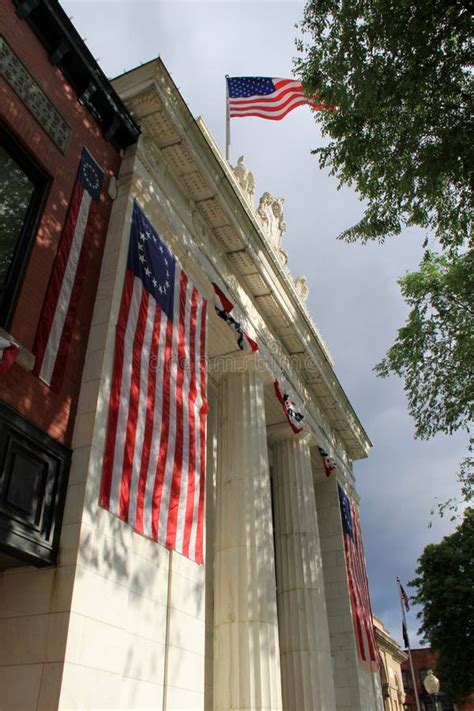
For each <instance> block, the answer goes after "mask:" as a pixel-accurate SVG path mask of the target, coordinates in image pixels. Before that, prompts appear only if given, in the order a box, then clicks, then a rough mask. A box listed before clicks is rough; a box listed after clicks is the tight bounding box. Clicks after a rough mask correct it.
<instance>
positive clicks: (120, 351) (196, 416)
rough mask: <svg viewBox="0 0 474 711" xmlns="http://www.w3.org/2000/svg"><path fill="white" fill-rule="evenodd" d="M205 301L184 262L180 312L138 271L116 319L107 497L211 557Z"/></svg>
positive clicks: (190, 550)
mask: <svg viewBox="0 0 474 711" xmlns="http://www.w3.org/2000/svg"><path fill="white" fill-rule="evenodd" d="M206 306H207V304H206V301H205V300H204V299H203V298H202V297H201V295H200V294H199V292H198V291H197V289H196V288H195V287H194V286H193V285H192V284H191V282H190V281H189V280H188V277H187V276H186V274H185V273H184V272H183V271H182V270H181V268H180V266H179V264H178V263H176V270H175V294H174V314H173V320H172V321H171V320H170V319H168V318H167V316H166V313H165V312H164V311H162V310H161V308H160V306H159V305H158V304H157V303H156V302H155V300H154V298H153V296H152V295H151V294H150V293H149V292H148V291H147V290H146V289H145V288H144V287H143V284H142V281H141V280H140V279H139V278H138V277H136V276H134V275H133V273H132V272H131V271H129V270H127V272H126V279H125V286H124V292H123V296H122V302H121V307H120V315H119V320H118V324H117V335H116V343H115V356H114V365H113V374H112V384H111V393H110V401H109V419H108V426H107V434H106V443H105V452H104V463H103V478H102V487H101V494H100V503H101V505H102V506H103V507H104V508H107V509H108V510H109V511H110V512H111V513H113V514H115V515H116V516H118V517H119V518H121V519H123V520H124V521H127V522H128V523H129V524H130V525H131V526H132V527H133V528H134V529H135V530H136V531H137V532H139V533H141V534H143V535H145V536H147V537H148V538H151V539H153V540H155V541H157V542H158V543H161V544H162V545H164V546H166V547H167V548H169V549H171V550H176V551H178V552H179V553H182V554H183V555H185V556H187V557H188V558H190V559H191V560H194V561H196V562H197V563H202V562H203V520H204V476H205V465H206V458H205V447H206V413H207V400H206V370H205V353H206Z"/></svg>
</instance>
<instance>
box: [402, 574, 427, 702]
mask: <svg viewBox="0 0 474 711" xmlns="http://www.w3.org/2000/svg"><path fill="white" fill-rule="evenodd" d="M397 583H398V594H399V596H400V607H401V608H402V615H403V625H404V628H405V631H406V637H407V638H406V641H407V642H408V659H409V661H410V670H411V679H412V682H413V692H414V694H415V702H416V708H417V711H421V707H420V700H419V698H418V689H417V687H416V678H415V670H414V668H413V659H412V658H411V649H410V640H409V637H408V626H407V618H406V615H405V605H404V604H403V599H402V588H401V583H400V578H398V577H397Z"/></svg>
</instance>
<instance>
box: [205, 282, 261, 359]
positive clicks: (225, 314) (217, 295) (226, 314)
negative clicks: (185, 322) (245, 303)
mask: <svg viewBox="0 0 474 711" xmlns="http://www.w3.org/2000/svg"><path fill="white" fill-rule="evenodd" d="M212 286H213V287H214V308H215V310H216V314H217V315H218V316H219V318H221V319H223V320H224V321H225V322H226V323H227V324H228V325H229V326H230V327H231V328H232V329H234V331H235V333H236V336H237V345H238V346H239V348H240V350H241V351H249V352H250V351H258V344H257V343H255V341H254V340H253V339H252V338H250V336H249V335H248V333H245V331H244V329H243V328H242V324H241V323H240V321H237V319H235V318H234V317H233V316H232V313H231V312H232V311H233V310H234V304H233V303H232V301H229V299H228V298H227V296H226V295H225V294H224V292H223V291H222V289H221V288H219V287H218V286H217V284H214V282H212Z"/></svg>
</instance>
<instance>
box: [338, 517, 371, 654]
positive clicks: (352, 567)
mask: <svg viewBox="0 0 474 711" xmlns="http://www.w3.org/2000/svg"><path fill="white" fill-rule="evenodd" d="M351 514H352V530H353V533H354V541H352V540H351V538H350V537H349V536H348V535H345V536H344V552H345V558H346V568H347V577H348V581H349V591H350V598H351V607H352V619H353V621H354V626H355V633H356V640H357V649H358V652H359V656H360V658H361V659H362V660H363V661H366V662H375V663H376V664H378V653H377V644H376V642H375V632H374V624H373V617H372V606H371V603H370V594H369V582H368V579H367V569H366V565H365V556H364V546H363V543H362V533H361V529H360V521H359V515H358V513H357V510H356V508H355V507H354V506H352V505H351Z"/></svg>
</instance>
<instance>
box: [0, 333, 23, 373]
mask: <svg viewBox="0 0 474 711" xmlns="http://www.w3.org/2000/svg"><path fill="white" fill-rule="evenodd" d="M19 352H20V349H19V348H18V346H16V345H15V344H14V343H13V341H10V340H9V339H8V338H4V337H3V336H0V375H4V373H6V372H7V371H9V370H10V368H11V367H12V365H13V363H14V362H15V361H16V359H17V357H18V353H19Z"/></svg>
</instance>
